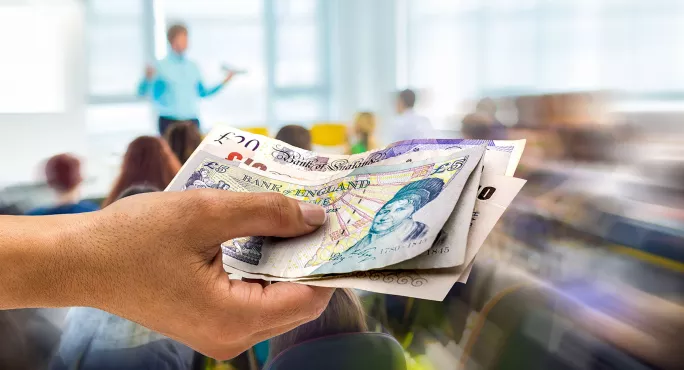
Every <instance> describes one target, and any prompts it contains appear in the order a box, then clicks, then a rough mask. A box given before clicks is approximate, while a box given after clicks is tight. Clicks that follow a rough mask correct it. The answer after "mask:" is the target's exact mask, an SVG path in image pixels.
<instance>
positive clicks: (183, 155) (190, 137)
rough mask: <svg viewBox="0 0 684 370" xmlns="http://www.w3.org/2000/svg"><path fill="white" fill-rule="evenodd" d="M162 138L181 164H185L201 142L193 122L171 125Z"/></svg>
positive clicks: (200, 136)
mask: <svg viewBox="0 0 684 370" xmlns="http://www.w3.org/2000/svg"><path fill="white" fill-rule="evenodd" d="M164 138H165V139H166V141H167V142H168V143H169V146H170V147H171V151H173V153H174V154H175V155H176V157H178V160H179V161H180V162H181V164H185V162H186V161H187V160H188V158H190V155H192V152H194V151H195V149H197V147H198V146H199V145H200V143H201V142H202V135H200V132H199V129H198V128H197V126H195V124H194V123H193V122H187V121H186V122H179V123H175V124H173V125H171V127H169V128H168V129H167V130H166V134H165V135H164Z"/></svg>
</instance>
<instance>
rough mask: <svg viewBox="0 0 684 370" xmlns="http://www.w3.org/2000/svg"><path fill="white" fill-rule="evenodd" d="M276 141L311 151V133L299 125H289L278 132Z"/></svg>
mask: <svg viewBox="0 0 684 370" xmlns="http://www.w3.org/2000/svg"><path fill="white" fill-rule="evenodd" d="M275 138H276V140H280V141H282V142H284V143H287V144H290V145H292V146H294V147H297V148H299V149H304V150H311V133H310V132H309V130H307V129H306V128H304V127H302V126H299V125H287V126H284V127H283V128H281V129H280V131H278V134H277V135H276V137H275Z"/></svg>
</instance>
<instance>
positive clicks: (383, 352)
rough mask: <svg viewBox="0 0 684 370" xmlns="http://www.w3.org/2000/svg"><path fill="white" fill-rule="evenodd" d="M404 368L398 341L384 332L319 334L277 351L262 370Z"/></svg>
mask: <svg viewBox="0 0 684 370" xmlns="http://www.w3.org/2000/svg"><path fill="white" fill-rule="evenodd" d="M310 369H311V370H313V369H326V370H343V369H344V370H346V369H355V370H406V359H405V357H404V351H403V349H402V348H401V345H400V344H399V342H397V340H396V339H394V338H393V337H392V336H390V335H387V334H384V333H352V334H339V335H333V336H329V337H323V338H319V339H315V340H311V341H307V342H304V343H300V344H298V345H296V346H294V347H291V348H288V349H287V350H285V351H283V352H281V353H280V354H278V355H277V356H276V357H275V358H273V359H272V360H271V361H270V362H269V363H268V364H266V367H265V368H264V370H310Z"/></svg>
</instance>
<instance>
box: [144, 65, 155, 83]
mask: <svg viewBox="0 0 684 370" xmlns="http://www.w3.org/2000/svg"><path fill="white" fill-rule="evenodd" d="M156 74H157V70H156V69H154V67H152V66H147V67H145V79H147V80H151V79H152V77H154V75H156Z"/></svg>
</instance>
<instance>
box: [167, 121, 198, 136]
mask: <svg viewBox="0 0 684 370" xmlns="http://www.w3.org/2000/svg"><path fill="white" fill-rule="evenodd" d="M178 122H192V123H193V124H194V125H195V126H197V128H198V129H199V127H200V122H199V120H198V119H197V118H195V119H187V120H178V119H173V118H169V117H159V135H161V136H164V134H165V133H166V130H168V129H169V127H171V125H173V124H174V123H178Z"/></svg>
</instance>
